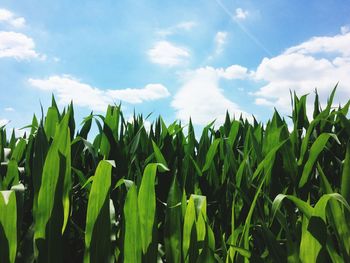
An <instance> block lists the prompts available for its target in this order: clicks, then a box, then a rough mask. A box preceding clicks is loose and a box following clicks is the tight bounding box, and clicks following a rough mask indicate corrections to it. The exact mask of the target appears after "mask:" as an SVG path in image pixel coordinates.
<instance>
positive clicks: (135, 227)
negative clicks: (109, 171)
mask: <svg viewBox="0 0 350 263" xmlns="http://www.w3.org/2000/svg"><path fill="white" fill-rule="evenodd" d="M138 210H139V209H138V202H137V189H136V186H135V184H133V185H132V186H131V187H130V189H129V191H128V194H127V196H126V199H125V204H124V218H125V237H124V262H135V263H139V262H141V254H142V243H141V242H140V234H141V229H140V221H139V213H138Z"/></svg>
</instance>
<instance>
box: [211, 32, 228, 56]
mask: <svg viewBox="0 0 350 263" xmlns="http://www.w3.org/2000/svg"><path fill="white" fill-rule="evenodd" d="M227 35H228V34H227V32H222V31H219V32H217V33H216V35H215V38H214V41H215V53H216V54H217V55H218V54H220V53H222V51H223V50H224V45H225V43H226V40H227Z"/></svg>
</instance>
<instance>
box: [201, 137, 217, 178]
mask: <svg viewBox="0 0 350 263" xmlns="http://www.w3.org/2000/svg"><path fill="white" fill-rule="evenodd" d="M220 140H221V139H219V138H218V139H215V140H214V141H213V143H212V144H211V145H210V147H209V150H208V152H207V155H206V157H205V164H204V167H203V169H202V172H205V171H207V170H209V168H210V166H211V164H212V162H213V160H214V156H215V154H216V152H217V149H218V145H219V143H220Z"/></svg>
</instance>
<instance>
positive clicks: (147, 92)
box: [28, 75, 170, 111]
mask: <svg viewBox="0 0 350 263" xmlns="http://www.w3.org/2000/svg"><path fill="white" fill-rule="evenodd" d="M28 82H29V83H30V85H32V86H33V87H35V88H38V89H40V90H43V91H50V92H53V93H55V95H56V96H57V97H58V100H59V103H60V104H68V103H70V101H71V100H73V103H74V104H75V105H77V106H81V107H88V108H90V109H92V110H96V111H104V110H105V109H106V107H107V105H108V104H112V103H113V102H114V101H125V102H128V103H141V102H144V101H151V100H156V99H160V98H164V97H167V96H169V95H170V94H169V92H168V90H167V89H166V88H165V87H164V86H163V85H161V84H148V85H146V86H145V87H144V88H142V89H120V90H117V89H113V90H112V89H109V90H102V89H99V88H95V87H92V86H90V85H89V84H85V83H82V82H81V81H80V80H78V79H75V78H73V77H71V76H69V75H62V76H51V77H49V78H47V79H29V80H28Z"/></svg>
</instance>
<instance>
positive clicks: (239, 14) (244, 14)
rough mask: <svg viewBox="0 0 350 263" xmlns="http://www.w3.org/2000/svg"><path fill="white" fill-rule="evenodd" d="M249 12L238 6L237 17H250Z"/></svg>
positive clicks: (242, 18)
mask: <svg viewBox="0 0 350 263" xmlns="http://www.w3.org/2000/svg"><path fill="white" fill-rule="evenodd" d="M248 15H249V12H248V11H247V10H243V9H242V8H236V11H235V18H236V19H241V20H244V19H246V18H247V17H248Z"/></svg>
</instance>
